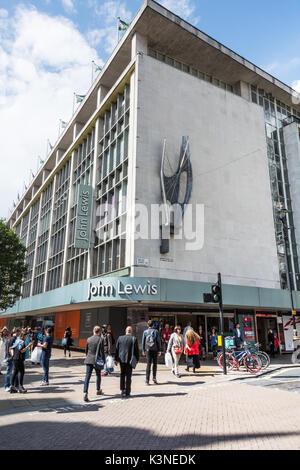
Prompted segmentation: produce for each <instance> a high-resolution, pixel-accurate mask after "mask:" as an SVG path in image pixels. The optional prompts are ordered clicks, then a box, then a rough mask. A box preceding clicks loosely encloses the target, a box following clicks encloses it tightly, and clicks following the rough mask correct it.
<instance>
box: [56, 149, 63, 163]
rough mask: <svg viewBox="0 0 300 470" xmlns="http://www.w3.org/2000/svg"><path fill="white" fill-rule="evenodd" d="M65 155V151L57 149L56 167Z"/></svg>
mask: <svg viewBox="0 0 300 470" xmlns="http://www.w3.org/2000/svg"><path fill="white" fill-rule="evenodd" d="M64 153H65V149H57V150H56V165H57V164H58V162H59V161H60V160H61V159H62V157H63V155H64ZM56 165H55V166H56Z"/></svg>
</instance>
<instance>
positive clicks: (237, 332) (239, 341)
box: [233, 323, 244, 349]
mask: <svg viewBox="0 0 300 470" xmlns="http://www.w3.org/2000/svg"><path fill="white" fill-rule="evenodd" d="M233 338H234V344H235V346H236V349H241V347H242V346H243V343H244V336H243V334H242V332H241V327H240V324H239V323H237V324H236V325H235V328H234V329H233Z"/></svg>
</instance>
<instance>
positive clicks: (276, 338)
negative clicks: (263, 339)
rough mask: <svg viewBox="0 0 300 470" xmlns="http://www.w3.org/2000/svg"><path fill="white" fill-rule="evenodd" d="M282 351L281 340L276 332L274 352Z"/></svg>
mask: <svg viewBox="0 0 300 470" xmlns="http://www.w3.org/2000/svg"><path fill="white" fill-rule="evenodd" d="M277 352H280V341H279V338H278V337H277V335H276V333H274V353H275V354H276V353H277Z"/></svg>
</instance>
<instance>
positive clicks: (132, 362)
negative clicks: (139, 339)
mask: <svg viewBox="0 0 300 470" xmlns="http://www.w3.org/2000/svg"><path fill="white" fill-rule="evenodd" d="M137 362H138V361H137V358H136V357H135V354H134V337H133V338H132V357H131V360H130V365H131V367H132V368H133V369H135V368H136V366H137Z"/></svg>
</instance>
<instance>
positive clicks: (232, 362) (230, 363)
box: [218, 353, 235, 370]
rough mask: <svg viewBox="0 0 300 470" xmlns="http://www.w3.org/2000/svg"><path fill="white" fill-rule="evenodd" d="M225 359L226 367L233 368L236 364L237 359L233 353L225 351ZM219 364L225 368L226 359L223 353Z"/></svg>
mask: <svg viewBox="0 0 300 470" xmlns="http://www.w3.org/2000/svg"><path fill="white" fill-rule="evenodd" d="M225 358H226V359H225V360H226V368H227V370H232V369H233V368H234V366H235V359H234V357H233V355H232V354H230V353H225ZM218 364H219V366H220V367H221V369H224V359H223V354H221V355H220V357H219V361H218Z"/></svg>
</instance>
